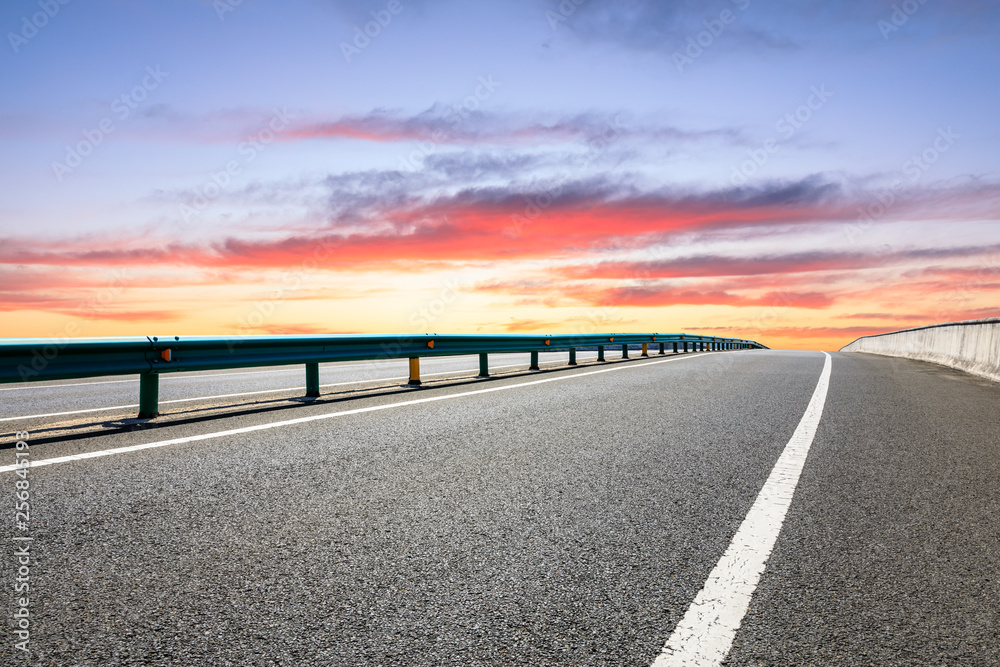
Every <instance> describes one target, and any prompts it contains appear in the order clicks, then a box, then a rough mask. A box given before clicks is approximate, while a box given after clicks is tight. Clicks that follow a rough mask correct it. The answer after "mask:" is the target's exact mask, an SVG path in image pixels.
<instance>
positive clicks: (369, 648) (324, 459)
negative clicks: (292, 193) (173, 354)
mask: <svg viewBox="0 0 1000 667" xmlns="http://www.w3.org/2000/svg"><path fill="white" fill-rule="evenodd" d="M617 356H618V355H614V354H612V353H610V351H609V354H608V358H609V361H608V362H606V363H598V362H596V361H595V360H594V355H593V354H589V355H587V354H585V353H581V354H580V361H581V364H580V365H579V366H576V367H567V366H565V357H564V355H562V356H558V355H553V356H549V357H547V358H546V357H545V356H543V361H546V362H547V363H545V364H543V371H542V372H534V373H529V372H528V371H527V369H526V366H527V359H526V357H527V355H495V356H493V357H491V363H492V364H493V365H494V366H495V367H497V368H496V370H497V375H495V377H493V378H490V379H488V380H481V379H476V378H475V377H474V376H475V374H476V372H477V369H478V365H477V360H476V358H475V357H466V358H452V359H436V360H424V367H423V371H424V375H425V379H428V380H430V382H428V383H427V384H426V385H425V386H424V387H422V388H417V389H414V388H410V387H406V386H405V385H404V383H405V376H406V372H405V362H376V363H361V362H358V363H356V364H340V365H326V366H324V367H323V370H322V376H321V381H322V382H323V383H324V384H327V385H330V386H327V387H325V388H324V390H323V391H324V394H323V396H322V397H321V398H320V399H318V400H314V401H306V400H302V399H301V393H302V391H301V387H302V385H303V384H304V372H303V370H302V368H300V367H296V368H291V369H261V370H260V371H250V372H249V373H245V374H240V375H236V374H227V373H222V372H210V373H201V374H186V375H185V376H183V377H181V376H178V377H176V378H174V377H169V378H168V377H165V378H164V379H163V381H162V382H161V400H162V401H163V402H162V403H161V409H162V410H164V411H165V412H166V413H168V414H165V415H164V417H163V418H161V419H157V420H153V421H152V422H148V423H142V422H138V421H136V420H133V419H131V417H132V416H133V414H134V409H132V408H122V407H119V406H129V405H131V404H133V403H134V402H135V399H136V394H137V388H138V382H137V381H135V380H133V379H131V378H122V379H119V378H105V379H95V380H91V381H66V382H60V383H46V385H44V386H43V385H28V386H18V387H14V388H12V389H11V388H10V386H9V385H8V386H7V387H2V389H4V391H0V410H2V412H0V418H3V419H5V420H6V421H3V422H0V430H2V431H5V433H4V435H3V438H2V444H0V446H2V448H0V470H3V472H0V486H3V487H6V488H5V490H4V494H10V495H9V496H8V497H10V496H13V494H14V493H15V482H16V480H17V477H16V472H15V471H12V470H10V468H11V467H12V465H13V464H14V463H15V460H16V458H15V457H16V453H17V451H18V450H16V448H15V446H14V444H15V437H14V436H15V432H16V431H27V432H29V433H30V437H29V440H28V443H29V445H30V448H29V450H28V452H29V454H28V457H29V458H30V460H31V462H32V467H31V468H29V471H28V479H29V480H30V507H31V509H30V521H29V522H27V525H26V526H25V527H24V529H23V530H21V529H19V528H18V527H17V525H16V524H15V516H14V506H13V502H8V503H7V510H6V511H7V512H8V514H9V518H8V519H7V520H5V521H3V523H2V526H3V530H2V535H3V536H4V541H5V543H6V544H8V545H12V544H13V545H19V544H24V543H25V541H23V540H22V541H20V542H18V541H15V540H14V538H17V537H30V538H31V540H30V553H31V556H30V565H29V569H30V575H29V579H30V582H29V583H30V587H31V588H30V590H31V596H30V600H29V604H28V609H29V612H30V641H29V644H28V646H29V648H30V650H31V652H32V662H31V664H56V665H68V664H74V665H202V664H205V665H208V664H212V665H243V664H254V665H257V664H259V665H313V664H315V665H636V666H648V665H652V664H653V663H654V661H656V660H657V659H658V658H659V660H661V664H665V663H663V662H662V661H664V660H666V659H667V654H663V653H662V652H663V649H664V647H665V645H667V643H668V641H670V640H671V638H672V637H675V636H679V635H681V634H683V632H682V630H683V629H684V628H685V627H687V626H686V625H685V624H686V623H687V622H688V620H690V619H691V618H692V617H693V614H694V612H693V611H691V610H692V609H694V610H697V609H698V605H695V604H693V603H695V601H696V599H701V598H699V597H698V596H699V594H700V592H701V591H702V590H703V589H709V590H714V589H712V588H711V586H708V585H707V584H708V583H709V581H710V577H711V576H712V573H713V571H715V572H718V571H719V570H717V569H716V568H718V567H721V564H722V563H724V562H725V560H726V557H727V554H728V555H731V554H733V553H736V554H738V555H740V557H741V558H742V554H744V551H741V550H743V549H745V548H749V549H750V550H751V551H752V547H753V545H750V547H746V545H741V544H737V542H738V541H739V540H738V539H737V536H738V534H740V535H742V534H743V532H742V531H744V530H745V528H744V527H743V526H744V524H745V523H752V522H750V521H749V520H748V519H747V517H748V514H751V512H752V510H753V511H756V509H754V508H758V509H759V508H760V507H761V503H764V505H765V506H767V507H771V505H768V503H775V502H777V501H775V500H774V495H773V494H769V493H767V492H762V489H764V490H765V491H766V489H767V488H770V487H766V485H769V484H771V483H772V482H771V481H769V478H772V471H773V470H774V469H775V468H776V463H778V462H779V457H782V456H783V452H786V449H789V448H791V447H792V443H793V442H794V441H796V438H799V440H803V438H801V437H799V436H801V435H802V433H803V431H802V429H803V425H806V426H808V424H807V422H808V421H809V415H810V410H812V414H813V416H814V417H815V418H816V423H815V424H813V427H814V428H813V431H814V433H813V432H812V431H810V432H809V433H807V434H806V435H807V436H808V437H805V438H804V439H805V440H808V442H804V440H803V442H800V443H799V444H800V445H802V444H803V443H804V445H805V449H804V450H803V449H801V448H800V453H802V454H804V455H805V454H807V456H805V458H804V464H803V465H802V466H801V471H800V472H798V473H795V475H791V476H790V477H789V475H785V479H784V480H783V482H784V483H788V482H789V481H790V482H791V488H793V489H794V496H790V502H789V503H786V505H787V507H785V508H784V509H780V508H779V509H780V511H779V510H773V511H772V515H773V518H775V520H776V521H777V525H776V527H775V530H776V531H777V530H778V529H780V532H776V536H777V537H776V541H774V542H773V545H772V547H773V551H772V550H771V548H766V547H765V548H763V552H762V553H763V554H764V555H763V557H764V558H765V560H766V567H763V566H762V570H763V571H762V574H760V575H759V579H757V578H756V577H750V579H753V581H752V587H751V589H752V598H751V599H750V603H749V607H748V609H747V610H746V614H745V616H742V618H741V619H738V621H739V622H738V626H739V627H738V630H735V631H734V635H733V636H732V637H731V638H730V639H727V640H725V642H726V646H725V654H726V655H727V656H728V657H727V658H726V659H725V661H724V662H723V663H722V664H726V665H810V664H813V665H914V664H927V665H989V664H1000V648H998V642H997V641H996V637H997V632H998V628H1000V623H998V621H1000V612H998V610H1000V566H998V562H1000V560H998V555H1000V543H998V532H1000V531H998V519H997V517H998V516H1000V495H998V493H997V491H998V489H1000V436H998V433H1000V428H998V427H1000V410H998V409H997V406H998V404H1000V386H998V385H996V384H994V383H990V382H988V381H985V380H979V379H977V378H974V377H972V376H969V375H965V374H963V373H961V372H958V371H953V370H949V369H946V368H943V367H938V366H933V365H930V364H925V363H921V362H913V361H907V360H902V359H891V358H885V357H876V356H870V355H861V354H840V353H831V354H830V355H829V357H827V355H825V354H823V353H819V352H787V351H772V350H754V351H740V352H723V353H708V354H689V355H676V356H674V355H667V356H665V357H660V356H656V355H654V356H652V357H650V358H648V359H643V358H637V355H636V353H633V358H631V359H629V360H619V359H617V358H616V357H617ZM828 358H829V361H827V360H828ZM827 363H829V369H828V376H827V377H828V386H827V388H826V389H825V390H824V392H820V391H819V390H820V389H821V385H822V384H823V376H824V368H826V364H827ZM500 366H504V368H499V367H500ZM432 373H440V375H430V374H432ZM208 376H211V377H208ZM98 382H101V383H103V384H96V383H98ZM341 383H352V384H341ZM8 389H10V390H8ZM248 392H267V393H257V394H249V393H248ZM821 393H822V394H823V395H822V396H820V394H821ZM229 394H245V395H242V396H229V397H224V398H207V397H212V396H225V395H229ZM820 398H821V399H822V400H821V401H820V408H821V414H815V410H814V409H813V408H815V403H816V401H817V400H819V399H820ZM181 399H193V400H188V401H185V402H179V403H167V401H170V400H181ZM810 406H812V408H810ZM105 408H110V409H105ZM807 408H809V409H807ZM81 411H86V412H81ZM64 412H74V414H59V415H55V416H37V415H54V414H55V413H64ZM806 430H808V429H806ZM793 434H794V435H796V437H795V438H793ZM786 455H787V454H786ZM779 468H780V464H779ZM779 477H780V475H779ZM764 496H767V497H764ZM779 504H780V503H779ZM738 531H740V532H739V533H738ZM759 532H760V531H757V532H753V535H755V536H757V535H758V533H759ZM754 539H756V537H754ZM734 549H735V551H734ZM13 552H14V548H10V547H8V548H7V549H5V556H4V557H2V558H0V581H3V582H4V586H5V588H6V589H7V590H8V592H9V593H8V599H9V604H10V606H9V609H10V613H9V614H8V618H10V616H11V615H12V614H13V613H15V611H16V610H17V609H18V608H19V607H18V605H19V602H18V601H17V598H16V596H15V595H14V594H13V593H12V592H11V591H12V590H13V585H14V583H15V581H16V579H17V578H18V567H19V566H18V564H17V560H16V557H15V556H13V555H12V553H13ZM716 583H718V582H716ZM722 583H723V584H726V582H722ZM703 595H704V594H703ZM695 615H696V614H695ZM14 623H15V622H14V621H11V626H10V627H11V628H12V629H15V628H16V626H15V625H14ZM703 630H704V631H706V632H708V631H711V628H702V629H699V628H697V627H696V628H695V629H694V630H692V632H695V633H700V632H702V631H703ZM723 634H724V633H723ZM16 641H17V636H16V635H14V634H11V635H10V637H9V638H8V639H6V640H5V641H4V643H3V645H2V646H0V662H3V664H13V663H15V662H16V661H20V660H22V657H23V653H22V652H21V651H20V650H19V649H17V648H15V642H16ZM712 641H715V640H712ZM675 659H678V660H679V658H675Z"/></svg>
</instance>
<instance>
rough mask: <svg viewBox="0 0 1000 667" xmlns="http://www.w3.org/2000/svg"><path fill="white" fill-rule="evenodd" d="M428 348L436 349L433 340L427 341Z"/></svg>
mask: <svg viewBox="0 0 1000 667" xmlns="http://www.w3.org/2000/svg"><path fill="white" fill-rule="evenodd" d="M427 347H429V348H431V349H432V350H433V349H434V341H432V340H429V341H427Z"/></svg>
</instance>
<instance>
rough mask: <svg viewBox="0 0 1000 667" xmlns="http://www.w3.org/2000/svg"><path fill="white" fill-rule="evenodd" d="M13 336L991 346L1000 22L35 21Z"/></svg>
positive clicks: (719, 18)
mask: <svg viewBox="0 0 1000 667" xmlns="http://www.w3.org/2000/svg"><path fill="white" fill-rule="evenodd" d="M0 27H2V29H3V31H4V33H5V41H6V44H5V45H4V46H3V47H0V48H2V49H3V51H4V53H3V56H2V58H0V77H2V79H0V80H2V82H3V86H2V89H3V95H2V98H0V100H2V102H0V144H2V148H3V150H2V151H0V173H2V189H3V197H2V200H0V337H60V338H63V337H77V336H146V335H150V336H152V335H161V336H162V335H194V334H201V335H249V334H313V333H383V332H384V333H390V332H415V333H446V332H447V333H461V332H469V333H477V332H478V333H549V334H569V333H597V332H663V333H668V332H682V331H683V332H693V333H705V334H711V335H719V336H731V337H741V338H751V339H754V340H758V341H760V342H761V343H763V344H765V345H768V346H770V347H773V348H787V349H826V350H835V349H839V348H840V347H841V346H843V345H845V344H847V343H849V342H851V341H852V340H854V339H855V338H857V337H858V336H862V335H865V334H870V333H879V332H884V331H892V330H897V329H902V328H909V327H914V326H920V325H925V324H932V323H937V322H947V321H956V320H964V319H976V318H982V317H990V316H997V315H1000V304H998V299H997V296H998V294H1000V224H998V223H1000V206H998V204H1000V174H998V171H997V166H998V165H997V155H998V152H1000V151H998V149H1000V129H998V123H997V119H998V118H1000V40H998V39H996V37H997V35H998V34H1000V3H996V2H985V1H977V0H954V1H951V2H943V1H941V0H906V1H903V2H898V1H897V2H883V1H875V0H872V1H869V2H846V1H842V2H838V1H831V0H825V1H818V0H798V1H781V0H775V1H772V2H766V3H765V2H763V1H761V0H705V1H702V2H669V1H666V0H661V1H658V2H654V1H652V0H617V1H612V0H562V1H561V2H557V1H555V0H503V1H501V0H492V1H485V0H465V1H458V0H455V1H449V0H372V1H368V0H359V1H352V2H346V1H337V0H285V1H283V2H277V1H270V2H268V1H266V0H257V1H254V2H251V1H250V0H163V1H158V2H153V1H151V0H150V1H140V0H88V1H86V2H84V1H83V0H33V1H22V0H11V1H10V2H5V3H3V4H2V6H0Z"/></svg>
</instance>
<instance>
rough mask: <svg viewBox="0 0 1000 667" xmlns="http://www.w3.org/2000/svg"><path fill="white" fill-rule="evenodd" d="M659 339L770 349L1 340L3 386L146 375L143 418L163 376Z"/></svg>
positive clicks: (514, 341) (613, 338) (381, 340)
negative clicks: (4, 384)
mask: <svg viewBox="0 0 1000 667" xmlns="http://www.w3.org/2000/svg"><path fill="white" fill-rule="evenodd" d="M636 344H640V345H641V346H642V355H643V356H647V355H648V346H649V345H651V344H659V348H660V350H659V351H660V354H664V353H665V351H666V346H668V345H669V346H671V348H672V351H673V352H688V351H691V352H695V351H705V350H742V349H755V348H764V347H765V346H763V345H761V344H760V343H757V342H756V341H752V340H745V339H740V338H718V337H714V336H702V335H697V334H684V333H678V334H657V333H653V334H646V333H626V334H617V333H616V334H588V335H558V336H539V335H520V334H511V335H491V334H383V335H327V336H239V337H235V338H233V337H225V336H148V337H145V338H141V337H136V338H78V339H54V338H11V339H0V383H12V382H38V381H42V380H67V379H78V378H89V377H100V376H107V375H138V376H139V418H140V419H150V418H153V417H155V416H157V415H158V414H159V376H160V375H161V374H163V373H179V372H182V371H206V370H218V369H232V368H254V367H258V366H286V365H291V364H305V370H306V396H309V397H316V396H319V393H320V392H319V387H320V384H319V364H321V363H327V362H335V361H357V360H373V359H409V360H410V378H409V381H410V384H414V385H419V384H420V358H421V357H442V356H457V355H470V354H478V355H479V375H480V377H488V376H489V358H488V357H489V355H490V354H495V353H503V352H528V353H530V355H531V357H530V358H531V364H530V366H529V368H530V369H531V370H538V353H539V352H542V351H549V350H568V351H569V364H571V365H575V364H576V350H577V349H579V348H593V347H596V348H597V358H598V360H599V361H604V351H605V348H606V347H609V346H621V349H622V356H623V357H626V358H627V357H628V351H629V346H630V345H636Z"/></svg>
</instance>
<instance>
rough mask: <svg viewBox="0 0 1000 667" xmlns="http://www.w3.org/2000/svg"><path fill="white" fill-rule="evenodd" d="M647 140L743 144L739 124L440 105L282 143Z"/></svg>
mask: <svg viewBox="0 0 1000 667" xmlns="http://www.w3.org/2000/svg"><path fill="white" fill-rule="evenodd" d="M631 137H636V138H644V139H648V140H653V139H655V140H661V141H673V142H686V141H705V140H722V141H727V142H730V143H736V144H741V145H742V144H743V143H745V142H744V139H743V137H742V135H741V133H740V131H739V130H738V129H736V128H727V127H722V128H717V129H707V130H704V129H689V128H681V127H677V126H673V125H669V124H665V123H663V122H662V121H653V120H638V121H636V120H632V119H629V118H628V117H627V115H626V114H623V113H596V112H589V113H579V114H574V115H562V116H560V115H553V114H549V113H544V114H543V113H509V112H508V113H499V112H486V111H479V110H469V109H467V108H465V107H463V106H461V105H451V106H449V105H445V104H441V103H438V104H434V105H433V106H431V107H430V108H428V109H426V110H425V111H423V112H421V113H419V114H415V115H405V114H403V113H401V112H399V111H389V110H384V109H382V110H375V111H372V112H370V113H367V114H363V115H351V116H343V117H340V118H337V119H333V120H313V121H304V122H297V123H294V124H293V125H292V126H291V127H289V128H288V129H287V130H286V131H284V132H283V133H282V134H281V135H280V136H279V139H280V140H281V141H295V140H306V139H357V140H362V141H372V142H380V143H385V142H404V141H416V142H430V143H431V144H438V145H447V144H477V145H486V144H494V145H528V146H538V145H539V144H560V143H573V142H589V143H593V142H595V141H600V140H602V139H603V140H606V141H607V140H618V139H621V138H631Z"/></svg>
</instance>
